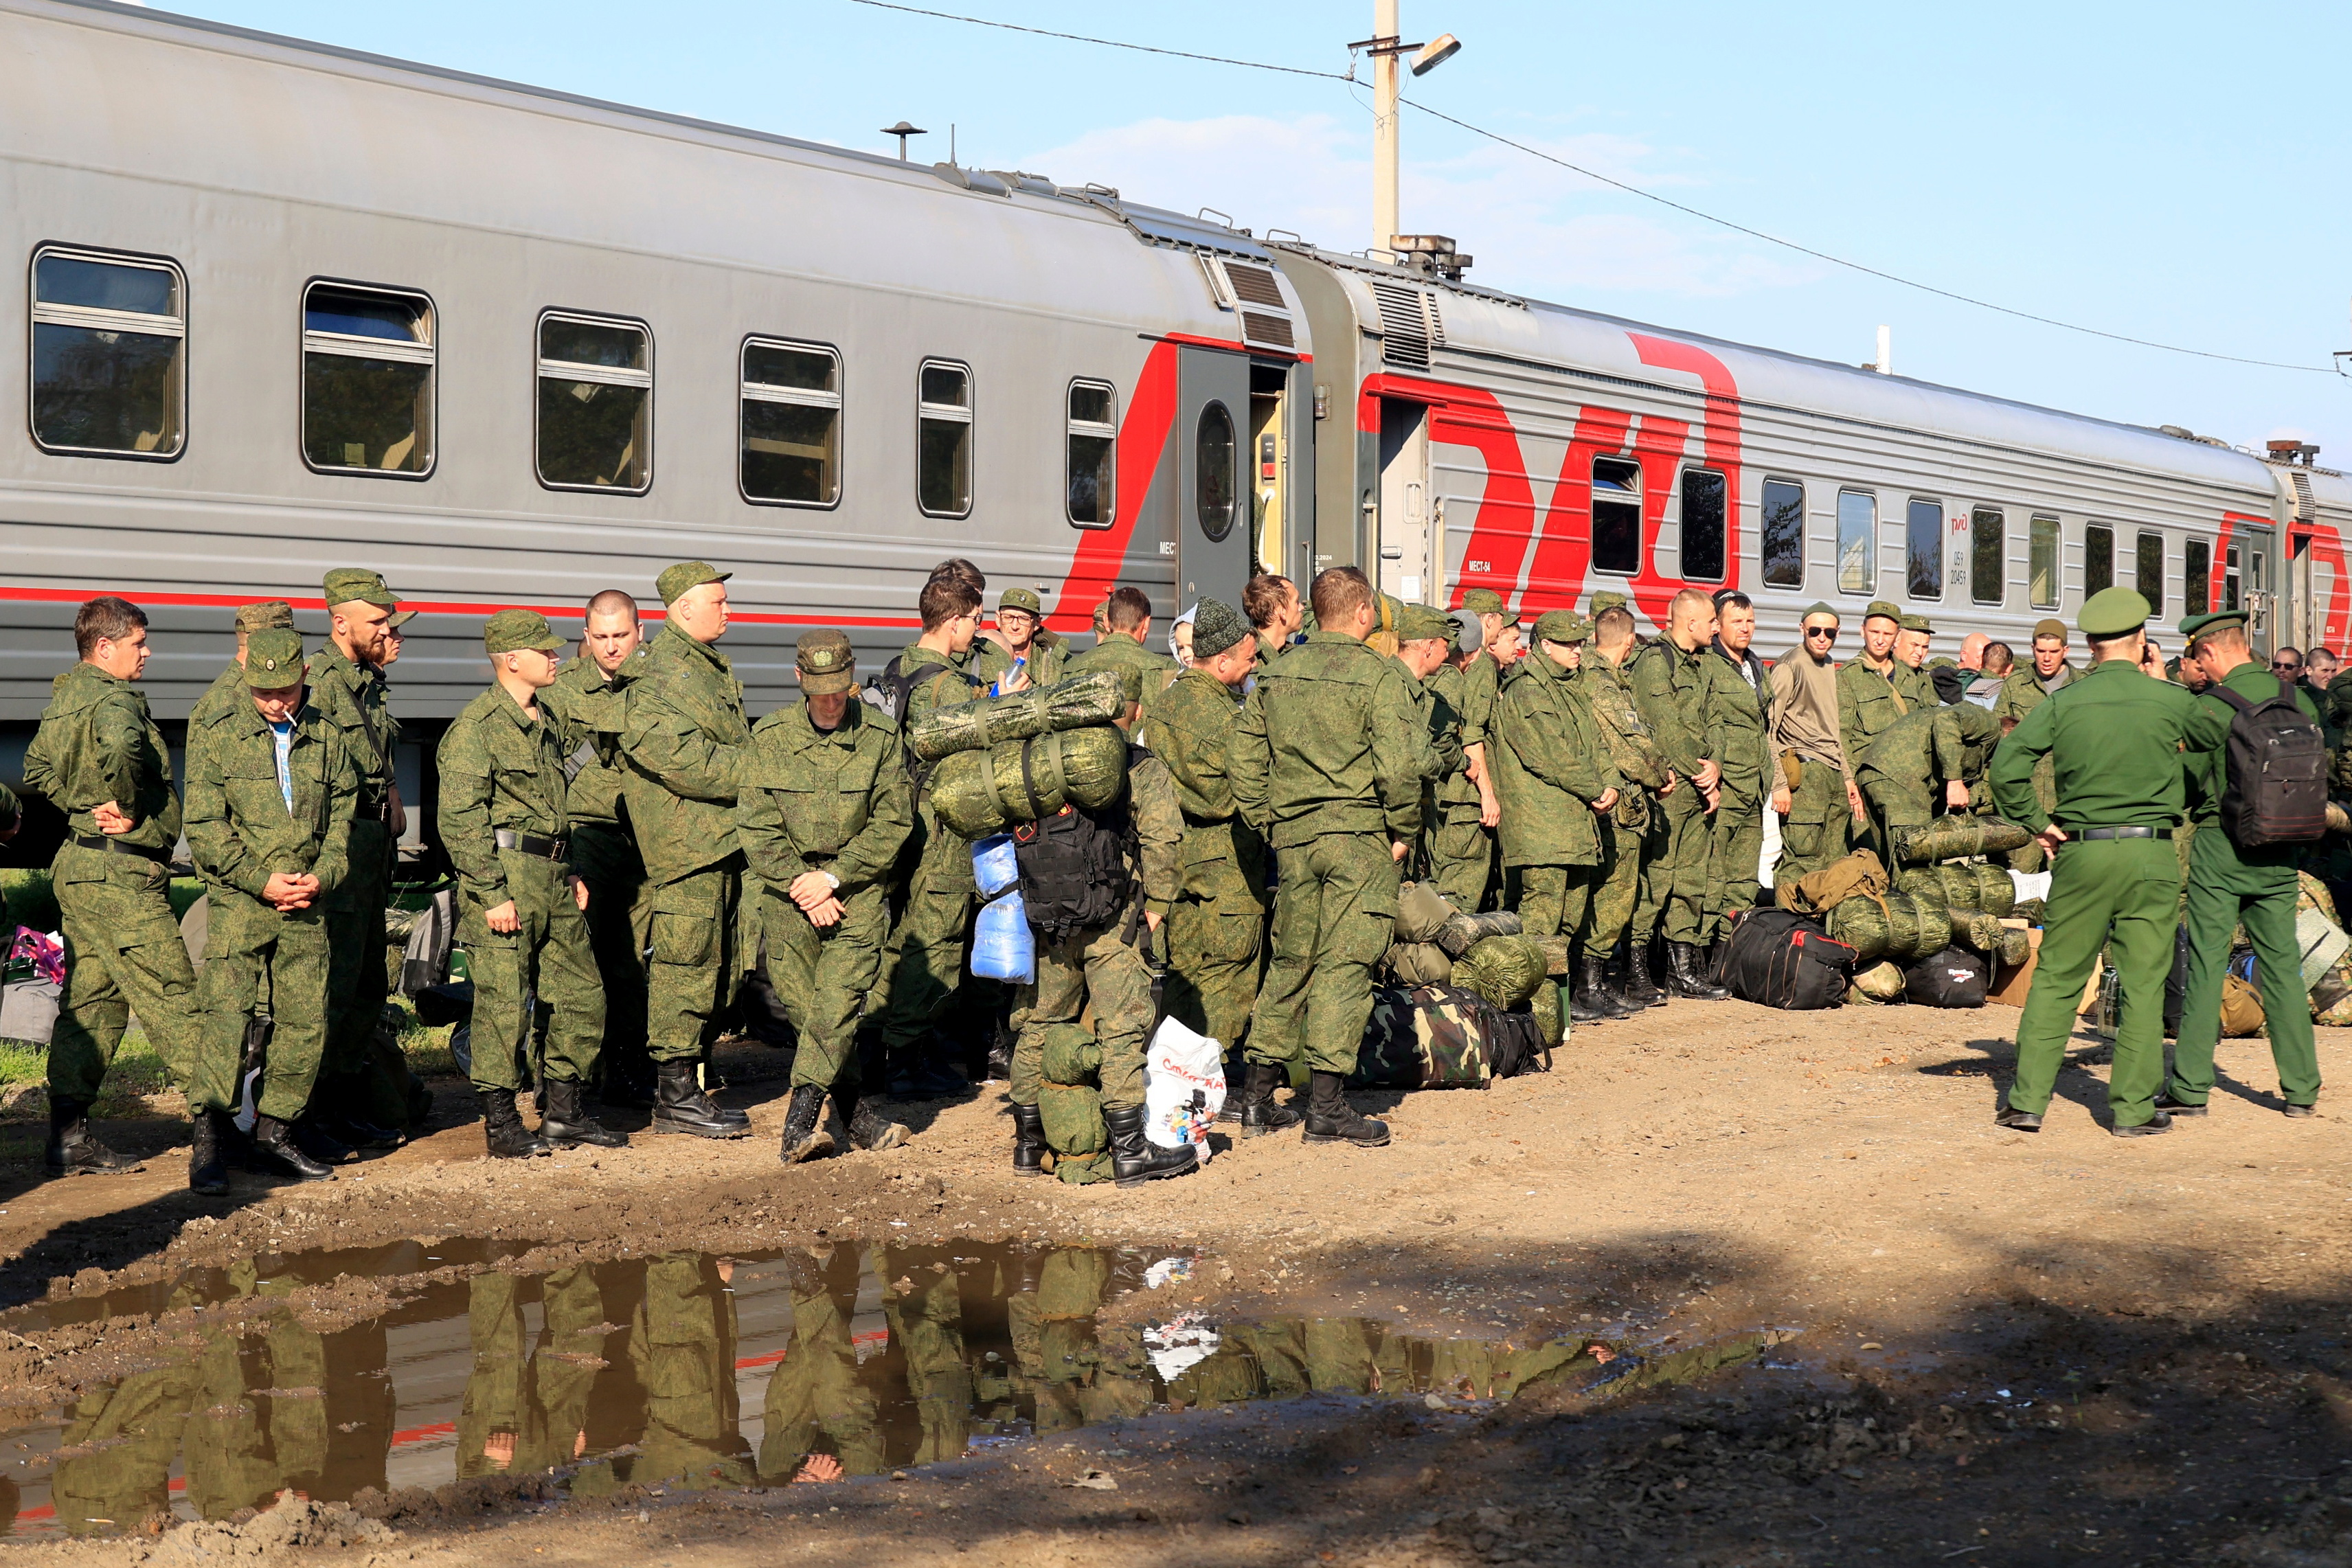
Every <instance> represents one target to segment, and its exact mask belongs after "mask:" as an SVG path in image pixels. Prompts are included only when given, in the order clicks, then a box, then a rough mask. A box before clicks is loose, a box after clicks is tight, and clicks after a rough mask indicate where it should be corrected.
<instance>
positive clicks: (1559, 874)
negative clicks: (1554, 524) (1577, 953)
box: [1486, 610, 1616, 940]
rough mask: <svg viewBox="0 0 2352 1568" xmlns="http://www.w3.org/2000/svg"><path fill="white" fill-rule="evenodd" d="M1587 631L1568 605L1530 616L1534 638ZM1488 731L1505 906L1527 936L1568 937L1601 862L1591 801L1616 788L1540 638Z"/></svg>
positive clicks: (1565, 678)
mask: <svg viewBox="0 0 2352 1568" xmlns="http://www.w3.org/2000/svg"><path fill="white" fill-rule="evenodd" d="M1591 634H1592V623H1591V622H1589V621H1587V620H1585V619H1584V617H1582V616H1580V615H1578V614H1576V613H1575V612H1573V611H1565V610H1555V611H1550V612H1547V613H1546V614H1545V615H1544V617H1543V618H1542V620H1540V621H1538V622H1537V635H1538V638H1540V639H1547V640H1549V641H1551V642H1556V643H1584V642H1587V641H1589V640H1590V639H1591ZM1488 734H1489V736H1490V737H1491V738H1490V739H1489V740H1488V742H1487V746H1486V762H1487V766H1488V767H1490V768H1493V769H1494V780H1495V793H1496V795H1497V796H1499V797H1500V798H1501V800H1502V804H1503V821H1502V825H1501V828H1500V837H1501V840H1502V849H1503V865H1504V867H1505V875H1506V876H1507V878H1508V879H1509V883H1510V884H1511V891H1512V897H1511V906H1512V907H1513V908H1514V909H1516V910H1517V911H1518V915H1519V922H1520V926H1521V929H1523V930H1524V931H1525V932H1526V933H1527V934H1528V936H1538V937H1541V936H1566V937H1569V938H1570V939H1571V940H1573V938H1574V937H1575V936H1576V934H1577V932H1578V930H1579V929H1580V928H1581V927H1582V926H1583V925H1584V923H1585V920H1586V918H1587V916H1588V915H1589V914H1590V906H1591V894H1592V880H1593V877H1594V875H1595V874H1596V873H1597V872H1598V871H1599V869H1600V865H1601V839H1600V834H1599V832H1598V831H1597V829H1596V826H1595V824H1596V823H1597V821H1599V819H1598V816H1597V815H1596V813H1595V811H1594V810H1593V805H1594V802H1596V801H1598V800H1600V799H1601V797H1602V796H1603V795H1606V794H1607V793H1608V792H1609V791H1610V790H1611V789H1614V788H1615V787H1616V785H1615V782H1614V777H1613V775H1612V773H1611V771H1610V770H1609V768H1608V767H1607V753H1606V752H1605V751H1604V750H1603V749H1602V748H1601V746H1600V745H1599V743H1598V742H1597V740H1596V738H1595V737H1594V734H1593V721H1592V716H1591V712H1590V711H1589V710H1588V709H1587V708H1586V707H1585V706H1584V703H1583V700H1582V699H1581V697H1580V695H1578V692H1577V687H1576V684H1575V682H1574V680H1573V679H1572V678H1571V675H1570V672H1569V671H1567V670H1565V669H1563V668H1561V667H1560V665H1559V664H1556V663H1555V662H1554V661H1553V660H1552V658H1551V656H1550V654H1549V653H1548V652H1546V651H1545V650H1544V648H1543V646H1542V644H1541V643H1540V642H1538V645H1537V650H1536V652H1534V653H1530V654H1528V657H1527V658H1526V659H1524V660H1523V661H1521V662H1520V664H1519V667H1518V669H1517V671H1516V672H1514V674H1513V675H1512V679H1511V682H1510V684H1509V685H1507V686H1506V687H1505V688H1504V690H1503V693H1502V699H1501V701H1500V702H1499V703H1497V704H1496V712H1495V719H1494V724H1493V727H1492V728H1491V729H1490V730H1489V731H1488Z"/></svg>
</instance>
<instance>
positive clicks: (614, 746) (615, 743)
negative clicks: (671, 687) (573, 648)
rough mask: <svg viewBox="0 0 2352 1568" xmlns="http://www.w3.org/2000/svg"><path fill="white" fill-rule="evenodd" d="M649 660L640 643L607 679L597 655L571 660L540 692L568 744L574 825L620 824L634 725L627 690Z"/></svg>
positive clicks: (565, 767) (544, 706)
mask: <svg viewBox="0 0 2352 1568" xmlns="http://www.w3.org/2000/svg"><path fill="white" fill-rule="evenodd" d="M645 661H646V650H645V648H644V647H643V646H642V645H640V646H639V647H638V649H637V651H636V652H635V653H631V654H630V655H629V657H628V658H627V659H626V660H625V661H624V662H623V664H622V665H621V667H620V668H619V669H618V670H616V671H614V673H613V674H612V675H611V677H610V678H607V677H606V675H605V674H604V671H603V670H601V669H598V668H597V667H596V661H595V660H593V659H571V660H567V661H566V662H565V664H564V665H563V667H562V669H560V670H558V671H557V672H556V673H555V684H554V685H551V686H549V687H548V688H547V689H546V690H544V691H542V692H541V693H540V694H539V706H540V711H541V712H542V713H546V714H551V715H552V716H554V718H555V720H556V727H557V729H558V731H559V736H560V738H561V739H562V742H563V745H564V757H563V770H564V772H565V773H566V774H568V775H569V776H570V777H571V779H572V784H571V788H570V790H569V792H568V793H567V795H566V797H565V803H566V804H567V805H568V806H569V807H570V808H571V811H572V825H573V826H574V827H581V826H585V825H588V824H591V823H593V824H594V825H596V826H598V827H605V828H617V827H619V826H620V825H621V789H622V786H623V785H624V784H625V783H626V782H627V779H628V768H627V766H626V765H625V763H623V761H622V760H621V737H622V736H623V735H625V733H626V732H627V730H628V727H629V705H628V689H629V686H630V685H631V684H632V683H633V682H635V680H636V678H637V676H638V675H639V674H642V673H643V672H644V670H645V667H646V666H645Z"/></svg>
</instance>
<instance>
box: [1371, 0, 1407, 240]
mask: <svg viewBox="0 0 2352 1568" xmlns="http://www.w3.org/2000/svg"><path fill="white" fill-rule="evenodd" d="M1372 33H1373V35H1374V36H1373V38H1372V42H1371V52H1372V248H1373V249H1374V250H1376V251H1379V252H1381V253H1382V254H1387V253H1388V252H1390V250H1391V248H1392V247H1393V246H1395V244H1396V236H1397V235H1398V234H1399V233H1400V232H1402V230H1401V227H1400V224H1401V220H1400V219H1399V217H1398V215H1397V163H1398V161H1399V151H1398V147H1397V55H1398V54H1399V52H1400V50H1399V47H1398V46H1399V45H1400V44H1401V43H1402V41H1403V37H1404V35H1403V34H1402V33H1401V32H1400V31H1398V23H1397V0H1372Z"/></svg>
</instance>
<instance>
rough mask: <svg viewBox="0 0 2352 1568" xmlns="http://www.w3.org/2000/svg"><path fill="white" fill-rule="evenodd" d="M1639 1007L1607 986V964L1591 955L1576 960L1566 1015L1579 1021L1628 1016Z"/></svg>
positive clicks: (1587, 954)
mask: <svg viewBox="0 0 2352 1568" xmlns="http://www.w3.org/2000/svg"><path fill="white" fill-rule="evenodd" d="M1641 1010H1642V1009H1639V1008H1637V1007H1635V1006H1633V1004H1632V1003H1631V1002H1628V1001H1626V1000H1624V999H1623V998H1621V997H1619V996H1618V995H1617V994H1616V993H1615V992H1613V991H1612V990H1611V989H1610V988H1609V970H1608V966H1607V965H1606V964H1605V963H1603V962H1602V961H1601V959H1599V958H1596V957H1594V956H1592V955H1591V954H1590V953H1586V954H1582V955H1580V956H1578V958H1577V960H1576V986H1575V988H1574V989H1573V990H1572V991H1570V993H1569V1008H1568V1016H1569V1017H1570V1019H1573V1020H1574V1021H1576V1022H1578V1023H1585V1022H1594V1023H1598V1022H1601V1021H1602V1020H1604V1019H1622V1018H1631V1017H1633V1014H1635V1013H1637V1012H1640V1011H1641Z"/></svg>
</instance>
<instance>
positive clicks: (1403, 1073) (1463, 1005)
mask: <svg viewBox="0 0 2352 1568" xmlns="http://www.w3.org/2000/svg"><path fill="white" fill-rule="evenodd" d="M1490 1010H1491V1009H1488V1008H1487V1006H1486V1003H1485V1002H1484V1001H1482V1000H1481V999H1479V998H1477V997H1476V996H1475V995H1473V994H1472V993H1470V992H1468V991H1465V990H1463V989H1460V988H1457V987H1454V986H1417V987H1415V988H1412V990H1409V991H1408V990H1398V989H1394V988H1384V989H1381V990H1378V991H1374V992H1373V993H1372V1016H1371V1018H1370V1019H1368V1020H1367V1021H1366V1023H1365V1025H1364V1040H1363V1044H1362V1045H1361V1046H1360V1048H1359V1049H1358V1051H1357V1053H1356V1073H1355V1076H1354V1077H1353V1078H1351V1079H1349V1084H1350V1086H1351V1087H1354V1088H1358V1089H1484V1088H1486V1085H1487V1083H1488V1082H1490V1081H1492V1079H1493V1078H1494V1076H1495V1071H1494V1064H1493V1061H1492V1059H1491V1056H1490V1052H1489V1046H1488V1041H1487V1031H1486V1017H1485V1015H1486V1014H1487V1013H1488V1012H1489V1011H1490Z"/></svg>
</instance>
